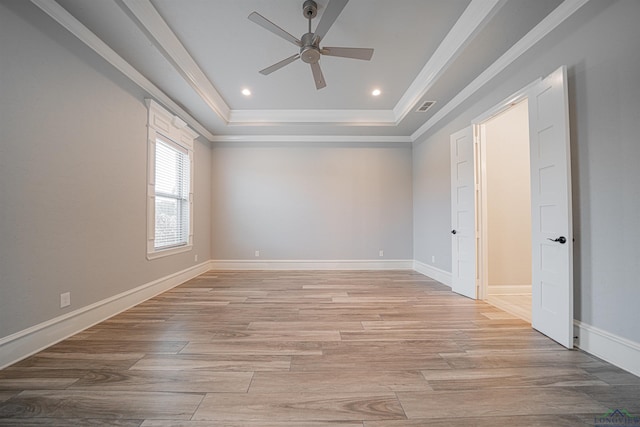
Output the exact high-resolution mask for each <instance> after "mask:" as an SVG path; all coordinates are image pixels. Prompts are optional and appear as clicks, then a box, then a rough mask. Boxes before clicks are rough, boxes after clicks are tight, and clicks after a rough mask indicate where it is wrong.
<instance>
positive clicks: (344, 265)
mask: <svg viewBox="0 0 640 427" xmlns="http://www.w3.org/2000/svg"><path fill="white" fill-rule="evenodd" d="M211 269H212V270H412V269H413V261H412V260H408V259H388V260H344V261H343V260H264V261H255V260H212V261H211Z"/></svg>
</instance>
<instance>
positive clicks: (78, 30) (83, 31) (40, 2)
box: [31, 0, 213, 140]
mask: <svg viewBox="0 0 640 427" xmlns="http://www.w3.org/2000/svg"><path fill="white" fill-rule="evenodd" d="M31 2H32V3H33V4H35V5H36V6H38V7H39V8H40V9H42V10H43V11H44V12H45V13H46V14H47V15H49V16H50V17H51V18H53V19H54V20H55V21H56V22H57V23H58V24H60V25H62V26H63V27H64V28H66V29H67V30H68V31H69V32H70V33H71V34H73V35H74V36H76V37H77V38H78V39H80V41H81V42H83V43H84V44H86V45H87V46H89V47H90V48H91V49H93V50H94V51H95V52H96V53H97V54H98V55H100V56H101V57H102V58H104V59H105V60H106V61H107V62H108V63H110V64H111V65H113V66H114V67H115V68H116V69H117V70H118V71H120V72H121V73H122V74H124V75H125V76H126V77H128V78H129V79H130V80H131V81H132V82H134V83H135V84H137V85H138V86H139V87H140V88H142V89H144V90H146V91H147V92H148V93H149V94H150V95H152V96H153V97H154V98H156V99H157V100H158V101H160V102H161V103H162V104H164V105H166V106H167V107H169V109H170V110H172V111H174V112H176V114H178V115H179V116H180V118H182V119H183V120H184V121H185V122H187V123H189V124H190V125H191V126H192V127H193V128H194V129H195V130H196V131H198V133H200V135H202V136H204V137H205V138H207V139H209V140H210V139H211V138H213V134H212V133H211V132H209V131H208V130H207V129H206V128H205V127H204V126H202V125H201V124H200V122H198V121H197V120H196V119H195V118H194V117H192V116H191V115H190V114H189V113H188V112H187V111H186V110H184V109H183V108H182V107H180V105H178V104H177V103H176V102H174V101H173V99H171V97H169V95H167V94H166V93H164V92H163V91H162V90H161V89H160V88H159V87H157V86H156V85H154V84H153V83H151V81H150V80H149V79H147V78H146V77H145V76H144V75H143V74H142V73H140V72H139V71H138V70H136V69H135V68H133V66H132V65H131V64H129V63H128V62H127V61H125V60H124V59H123V58H122V57H121V56H120V55H118V54H117V53H116V52H115V51H114V50H113V49H111V48H110V47H109V46H108V45H107V44H106V43H105V42H103V41H102V40H101V39H100V38H99V37H98V36H96V35H95V34H94V33H92V32H91V31H90V30H89V29H88V28H87V27H85V26H84V25H83V24H82V23H81V22H80V21H78V20H77V19H76V18H75V17H73V15H71V14H70V13H69V12H67V11H66V10H65V9H64V8H63V7H62V6H60V5H59V4H58V3H56V2H55V1H53V0H31Z"/></svg>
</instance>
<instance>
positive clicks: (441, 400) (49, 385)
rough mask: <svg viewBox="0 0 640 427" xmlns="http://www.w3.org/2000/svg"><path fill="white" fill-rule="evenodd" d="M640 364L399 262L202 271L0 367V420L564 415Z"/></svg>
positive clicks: (633, 396) (587, 409)
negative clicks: (602, 352) (380, 267)
mask: <svg viewBox="0 0 640 427" xmlns="http://www.w3.org/2000/svg"><path fill="white" fill-rule="evenodd" d="M615 408H620V409H625V410H627V411H629V412H630V413H631V414H640V378H637V377H635V376H633V375H631V374H628V373H626V372H624V371H622V370H620V369H618V368H615V367H613V366H611V365H609V364H607V363H605V362H603V361H601V360H599V359H597V358H595V357H593V356H590V355H588V354H585V353H582V352H580V351H569V350H566V349H564V348H562V347H560V346H559V345H557V344H556V343H554V342H553V341H551V340H550V339H548V338H546V337H545V336H543V335H541V334H539V333H537V332H536V331H534V330H532V329H531V327H530V326H529V324H527V323H526V322H524V321H522V320H519V319H517V318H515V317H514V316H511V315H509V314H507V313H505V312H502V311H500V310H499V309H497V308H496V307H493V306H491V305H489V304H486V303H484V302H480V301H473V300H470V299H467V298H464V297H461V296H459V295H456V294H454V293H452V292H451V291H450V290H449V288H448V287H446V286H444V285H442V284H440V283H438V282H436V281H433V280H431V279H429V278H427V277H425V276H422V275H420V274H418V273H415V272H410V271H394V272H210V273H207V274H204V275H202V276H200V277H198V278H196V279H193V280H191V281H189V282H188V283H186V284H184V285H182V286H179V287H177V288H175V289H173V290H172V291H169V292H167V293H165V294H162V295H160V296H158V297H156V298H153V299H151V300H149V301H147V302H145V303H143V304H140V305H139V306H137V307H134V308H132V309H131V310H128V311H126V312H124V313H122V314H120V315H118V316H115V317H113V318H111V319H110V320H108V321H105V322H103V323H101V324H99V325H97V326H94V327H92V328H90V329H88V330H86V331H84V332H82V333H80V334H78V335H76V336H74V337H72V338H70V339H67V340H65V341H63V342H61V343H59V344H57V345H55V346H53V347H51V348H49V349H47V350H45V351H42V352H40V353H38V354H36V355H34V356H32V357H29V358H28V359H25V360H23V361H21V362H19V363H17V364H15V365H13V366H11V367H9V368H6V369H4V370H3V371H0V425H3V426H6V425H20V426H28V425H36V426H44V425H47V426H76V425H82V426H100V425H117V426H146V427H151V426H157V427H167V426H186V427H189V426H194V427H195V426H198V427H199V426H229V427H240V426H244V427H252V426H272V427H276V426H289V427H293V426H296V427H324V426H341V427H356V426H359V427H380V426H390V427H415V426H574V425H593V424H594V418H595V417H599V416H602V415H603V414H604V413H606V412H607V411H609V410H610V409H615Z"/></svg>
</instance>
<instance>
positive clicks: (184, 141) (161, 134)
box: [145, 99, 198, 260]
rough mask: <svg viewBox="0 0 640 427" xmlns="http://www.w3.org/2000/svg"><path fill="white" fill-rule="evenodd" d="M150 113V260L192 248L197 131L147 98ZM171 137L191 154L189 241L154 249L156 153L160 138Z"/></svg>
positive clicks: (148, 240) (148, 142)
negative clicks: (194, 155) (194, 151)
mask: <svg viewBox="0 0 640 427" xmlns="http://www.w3.org/2000/svg"><path fill="white" fill-rule="evenodd" d="M145 103H146V104H147V107H148V110H149V115H148V123H147V259H149V260H152V259H157V258H162V257H165V256H170V255H175V254H178V253H182V252H188V251H191V250H192V249H193V185H194V179H193V178H194V167H193V163H194V162H193V145H194V140H195V139H196V138H197V137H198V134H197V133H196V132H194V131H193V130H192V129H190V128H189V127H188V126H186V123H185V122H184V121H182V120H181V119H180V118H179V117H177V116H174V115H173V114H171V113H170V112H169V111H167V110H165V109H164V108H162V107H161V106H160V105H159V104H158V103H157V102H155V101H153V100H151V99H145ZM158 138H160V139H163V140H168V141H169V142H170V143H173V144H176V145H177V146H178V147H181V148H182V149H184V150H186V152H187V155H188V157H189V174H190V176H189V232H188V239H187V243H186V244H183V245H180V246H171V247H168V248H161V249H156V248H155V224H156V204H155V198H156V194H155V172H156V171H155V165H156V159H155V153H156V141H157V139H158Z"/></svg>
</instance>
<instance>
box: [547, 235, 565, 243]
mask: <svg viewBox="0 0 640 427" xmlns="http://www.w3.org/2000/svg"><path fill="white" fill-rule="evenodd" d="M547 240H551V241H552V242H558V243H560V244H562V245H564V244H565V243H567V238H566V237H564V236H560V237H558V238H557V239H547Z"/></svg>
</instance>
